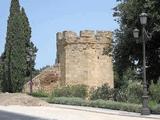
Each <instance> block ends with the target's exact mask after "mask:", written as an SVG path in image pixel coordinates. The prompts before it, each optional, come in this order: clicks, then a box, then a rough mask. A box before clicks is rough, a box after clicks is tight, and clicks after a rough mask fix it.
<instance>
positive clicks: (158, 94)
mask: <svg viewBox="0 0 160 120" xmlns="http://www.w3.org/2000/svg"><path fill="white" fill-rule="evenodd" d="M149 92H150V96H151V99H152V100H155V101H156V102H157V103H160V83H158V84H154V83H153V82H152V83H151V85H150V87H149Z"/></svg>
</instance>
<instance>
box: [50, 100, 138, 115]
mask: <svg viewBox="0 0 160 120" xmlns="http://www.w3.org/2000/svg"><path fill="white" fill-rule="evenodd" d="M49 102H50V103H54V104H65V105H78V106H90V107H97V108H107V109H113V110H123V111H128V112H140V111H141V105H138V104H131V103H122V102H115V101H110V100H109V101H105V100H100V99H99V100H94V101H86V100H84V99H82V98H68V97H58V98H57V97H54V98H52V99H50V100H49Z"/></svg>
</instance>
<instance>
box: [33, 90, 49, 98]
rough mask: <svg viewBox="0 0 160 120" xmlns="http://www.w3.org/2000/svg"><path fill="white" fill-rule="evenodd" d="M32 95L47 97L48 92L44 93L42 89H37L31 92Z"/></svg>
mask: <svg viewBox="0 0 160 120" xmlns="http://www.w3.org/2000/svg"><path fill="white" fill-rule="evenodd" d="M32 96H34V97H48V96H49V94H48V93H46V92H45V91H44V90H38V91H36V92H33V93H32Z"/></svg>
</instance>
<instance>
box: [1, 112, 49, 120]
mask: <svg viewBox="0 0 160 120" xmlns="http://www.w3.org/2000/svg"><path fill="white" fill-rule="evenodd" d="M0 120H47V119H41V118H36V117H30V116H25V115H20V114H15V113H10V112H4V111H0Z"/></svg>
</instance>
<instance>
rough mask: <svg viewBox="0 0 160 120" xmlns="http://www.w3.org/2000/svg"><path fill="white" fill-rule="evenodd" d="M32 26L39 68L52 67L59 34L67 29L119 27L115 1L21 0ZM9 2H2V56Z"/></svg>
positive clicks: (111, 28) (2, 0)
mask: <svg viewBox="0 0 160 120" xmlns="http://www.w3.org/2000/svg"><path fill="white" fill-rule="evenodd" d="M20 4H21V6H23V7H24V8H25V10H26V14H27V16H28V18H29V21H30V25H31V27H32V38H31V40H32V41H33V42H34V44H35V45H36V46H37V48H38V53H37V58H36V68H41V67H43V66H45V65H53V64H54V62H55V57H56V36H55V35H56V33H57V32H61V31H64V30H71V31H75V32H77V33H78V32H79V31H80V30H85V29H87V30H88V29H89V30H90V29H91V30H107V31H108V30H110V31H114V30H115V29H116V28H118V25H117V23H116V22H115V21H114V18H113V17H112V14H113V10H112V8H113V7H114V6H115V5H116V4H117V3H116V0H20ZM9 7H10V0H0V53H2V52H3V50H4V44H5V37H6V28H7V19H8V15H9Z"/></svg>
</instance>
